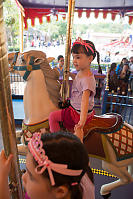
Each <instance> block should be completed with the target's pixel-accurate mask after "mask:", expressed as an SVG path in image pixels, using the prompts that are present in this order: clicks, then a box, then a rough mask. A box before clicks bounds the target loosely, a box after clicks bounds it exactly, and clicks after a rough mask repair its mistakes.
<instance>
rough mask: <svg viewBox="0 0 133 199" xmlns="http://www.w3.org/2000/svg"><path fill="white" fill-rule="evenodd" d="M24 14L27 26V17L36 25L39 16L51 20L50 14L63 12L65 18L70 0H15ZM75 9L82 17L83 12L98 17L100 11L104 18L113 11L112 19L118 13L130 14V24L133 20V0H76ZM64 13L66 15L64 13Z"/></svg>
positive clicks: (122, 14) (40, 18)
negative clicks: (91, 13) (35, 21)
mask: <svg viewBox="0 0 133 199" xmlns="http://www.w3.org/2000/svg"><path fill="white" fill-rule="evenodd" d="M15 1H16V3H17V5H18V6H19V8H20V9H21V11H22V12H23V15H24V23H25V28H27V19H28V18H30V19H31V23H32V25H33V26H34V20H35V18H36V17H38V18H39V21H40V23H42V17H44V16H45V17H46V18H47V21H48V22H49V21H50V15H51V14H53V15H56V16H58V14H59V13H62V16H63V17H64V18H65V13H66V12H67V8H68V3H69V0H45V1H44V0H15ZM75 11H76V12H78V16H79V17H81V16H82V13H83V12H86V17H87V18H88V17H89V16H90V12H94V13H95V17H96V18H97V17H98V15H99V13H100V12H102V13H103V18H106V17H107V14H108V13H111V16H112V20H114V19H115V17H116V15H117V14H120V15H121V16H125V15H127V16H129V24H131V23H132V22H133V0H100V1H99V0H93V1H92V0H76V1H75ZM63 13H64V15H63Z"/></svg>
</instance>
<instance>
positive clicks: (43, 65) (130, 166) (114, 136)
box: [0, 0, 133, 199]
mask: <svg viewBox="0 0 133 199" xmlns="http://www.w3.org/2000/svg"><path fill="white" fill-rule="evenodd" d="M0 3H1V4H0V19H1V20H0V27H1V30H2V31H1V33H0V46H1V54H0V85H1V89H0V113H1V115H0V118H1V130H2V138H3V145H4V150H5V153H6V155H7V156H8V155H9V154H10V153H12V154H14V159H13V163H12V167H11V172H10V176H9V181H10V187H11V193H12V198H14V199H17V198H18V199H22V198H24V196H23V187H22V183H21V175H22V171H21V169H20V168H21V165H20V161H19V155H20V154H21V155H25V153H26V144H27V142H28V140H29V139H30V138H31V137H32V136H33V134H34V133H35V132H36V131H39V132H40V133H43V132H45V130H46V129H49V122H48V117H49V114H50V113H51V112H52V111H55V110H59V107H58V101H59V99H60V95H61V96H62V101H65V100H66V99H67V97H68V96H69V93H68V90H69V76H68V73H69V68H70V49H71V38H72V28H73V18H74V12H78V15H79V16H82V12H86V15H87V17H89V16H90V12H91V11H92V12H95V16H96V17H98V14H99V13H100V12H103V16H104V17H105V18H106V16H107V14H108V13H111V15H112V19H115V16H116V14H118V13H124V14H125V15H126V14H127V13H128V14H129V13H132V11H133V3H132V1H124V2H123V1H117V0H116V1H115V2H113V3H112V2H110V1H102V2H99V1H97V0H95V1H93V2H88V1H86V0H84V1H83V0H82V1H77V2H75V1H74V0H69V1H59V0H54V1H53V2H51V3H49V1H48V2H46V1H45V3H44V2H43V1H40V3H38V1H35V0H33V1H25V0H16V3H17V5H18V7H19V9H20V16H21V24H20V26H21V47H20V49H21V50H20V52H17V53H10V54H9V55H8V53H7V48H6V39H5V30H4V20H3V5H2V1H1V2H0ZM96 5H97V6H96ZM51 9H54V11H58V13H59V12H61V13H66V12H67V13H68V23H67V33H66V49H65V64H64V65H65V66H64V77H63V81H62V91H60V87H61V85H60V82H59V74H58V73H57V71H56V70H54V69H52V68H51V67H50V65H49V63H50V62H51V61H52V60H53V58H52V57H49V58H47V57H46V54H45V53H44V52H42V51H37V50H30V51H27V52H23V29H24V26H25V28H27V19H28V18H30V19H31V21H32V24H33V25H34V22H35V18H36V16H38V17H39V21H40V22H42V17H43V16H45V17H47V20H49V14H50V13H51ZM55 14H57V12H56V13H55ZM132 21H133V17H132V16H130V15H129V23H130V24H131V23H132ZM23 61H24V63H23ZM9 64H10V68H9ZM12 71H13V72H14V73H17V74H19V75H20V76H22V78H23V79H24V80H25V81H26V87H25V91H24V99H23V103H24V120H23V124H22V134H21V135H22V140H23V143H22V144H21V145H17V143H16V127H15V120H14V114H13V106H12V96H11V88H10V79H9V72H12ZM99 72H100V73H99V76H100V75H102V74H101V73H102V71H101V68H100V66H99ZM29 77H30V78H29ZM106 79H107V83H106V89H105V93H104V100H103V115H99V116H98V115H95V116H94V118H93V119H92V121H91V122H90V123H89V124H88V125H87V126H85V128H84V139H83V142H84V144H85V146H86V148H87V151H88V155H89V156H91V157H95V158H98V159H100V160H102V166H103V170H98V169H95V168H93V172H94V174H95V183H96V184H95V187H96V188H95V189H96V199H99V198H100V197H101V198H102V197H103V198H121V199H124V198H122V197H123V196H122V195H123V192H122V190H127V193H128V194H129V193H130V189H131V186H132V184H131V183H132V182H133V177H132V175H133V126H132V124H131V123H130V121H128V122H126V121H127V120H126V121H124V119H123V117H122V116H121V115H120V114H118V113H115V111H113V112H110V113H106V110H105V109H106V108H107V106H108V105H109V104H111V108H112V109H111V110H115V105H116V104H118V105H119V110H120V107H122V106H125V105H123V104H124V102H125V101H126V104H127V106H129V108H130V112H129V115H132V112H131V110H132V107H133V105H132V104H130V103H128V100H129V99H130V100H129V101H130V102H131V100H133V97H130V98H129V97H128V96H125V97H124V101H123V99H121V96H120V99H121V100H118V98H119V96H117V95H116V94H115V101H113V97H114V93H113V92H112V93H111V94H109V89H108V75H107V78H106ZM100 83H101V82H100V80H98V84H99V85H100ZM53 85H54V87H53ZM44 99H45V100H44ZM107 99H110V101H109V102H107ZM116 99H117V100H116ZM38 102H39V103H38ZM33 107H34V109H33ZM120 112H121V110H120ZM94 143H95V145H96V146H97V147H95V146H94ZM101 173H102V174H101ZM98 174H99V176H100V174H101V176H100V178H99V176H98V177H97V175H98ZM97 184H98V185H97ZM128 184H130V185H131V186H130V185H128ZM123 185H124V186H123ZM125 185H128V186H125ZM122 187H123V188H122ZM124 187H125V189H124ZM97 189H98V190H97ZM99 189H100V190H99ZM131 191H132V190H131ZM127 193H126V195H125V197H126V198H127V199H130V198H131V197H130V196H131V195H132V194H129V197H128V196H127ZM100 194H101V195H100ZM111 194H112V195H111Z"/></svg>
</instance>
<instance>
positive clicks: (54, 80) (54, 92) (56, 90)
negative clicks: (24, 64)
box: [24, 50, 61, 107]
mask: <svg viewBox="0 0 133 199" xmlns="http://www.w3.org/2000/svg"><path fill="white" fill-rule="evenodd" d="M31 56H33V57H34V58H35V59H34V64H35V65H36V64H40V68H41V70H42V71H43V75H44V79H45V82H46V86H47V91H48V93H49V97H50V99H51V100H52V102H53V103H54V104H55V105H56V106H57V107H58V101H59V99H60V87H61V85H60V82H59V72H58V71H57V70H55V69H52V68H51V67H50V65H49V62H48V59H47V58H46V54H45V53H44V52H42V51H38V50H31V51H28V52H26V53H25V55H24V59H25V60H26V61H27V60H29V57H31Z"/></svg>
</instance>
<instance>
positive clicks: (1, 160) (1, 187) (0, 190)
mask: <svg viewBox="0 0 133 199" xmlns="http://www.w3.org/2000/svg"><path fill="white" fill-rule="evenodd" d="M12 158H13V155H9V157H8V158H6V156H5V152H4V150H2V151H1V153H0V199H10V198H11V195H10V192H9V187H8V175H9V172H10V168H11V161H12Z"/></svg>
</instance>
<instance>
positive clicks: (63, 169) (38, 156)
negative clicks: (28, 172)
mask: <svg viewBox="0 0 133 199" xmlns="http://www.w3.org/2000/svg"><path fill="white" fill-rule="evenodd" d="M42 147H43V143H42V141H41V134H40V133H34V135H33V137H32V138H31V139H30V141H29V143H28V148H29V150H30V152H31V154H32V155H33V157H34V158H35V160H36V161H37V163H38V166H37V167H36V168H35V171H36V173H38V174H42V173H43V172H44V171H45V169H47V170H48V174H49V178H50V181H51V185H52V186H53V185H55V181H54V176H53V173H52V170H53V171H55V172H57V173H60V174H62V175H68V176H79V175H80V174H81V173H82V171H83V170H72V169H68V168H67V167H68V165H66V164H56V163H53V162H52V161H50V160H49V159H48V156H46V155H45V150H44V149H43V148H42Z"/></svg>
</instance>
